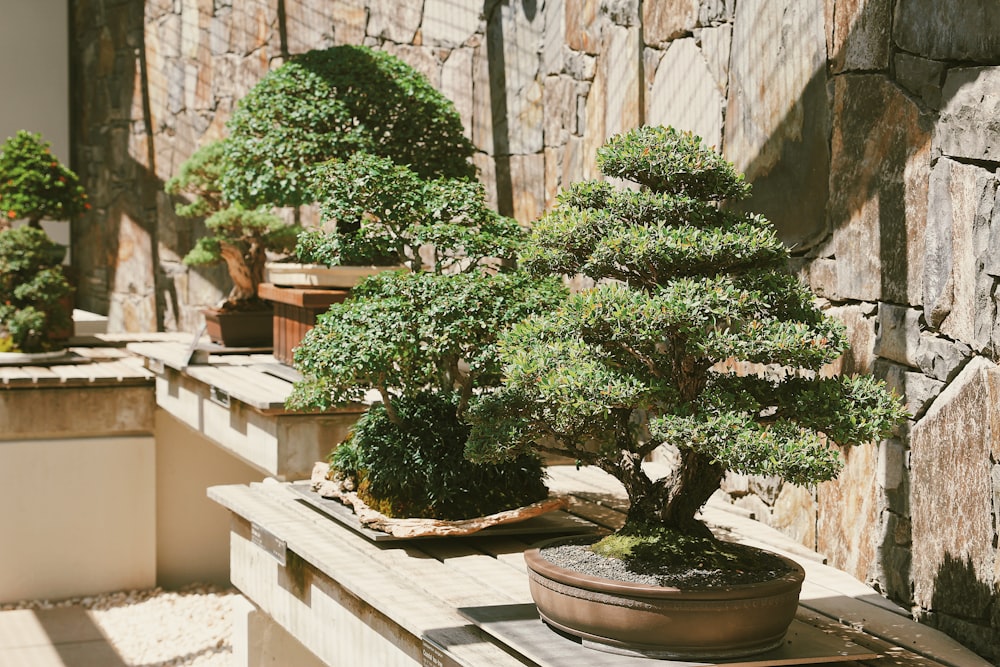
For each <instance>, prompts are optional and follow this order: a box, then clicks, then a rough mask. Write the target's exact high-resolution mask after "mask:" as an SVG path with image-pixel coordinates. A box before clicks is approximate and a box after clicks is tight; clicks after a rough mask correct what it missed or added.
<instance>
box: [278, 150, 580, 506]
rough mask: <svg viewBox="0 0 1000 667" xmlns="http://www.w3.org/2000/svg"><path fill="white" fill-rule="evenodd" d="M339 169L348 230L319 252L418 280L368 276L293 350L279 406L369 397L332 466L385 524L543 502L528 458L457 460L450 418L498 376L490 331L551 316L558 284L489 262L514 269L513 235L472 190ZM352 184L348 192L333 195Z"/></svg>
mask: <svg viewBox="0 0 1000 667" xmlns="http://www.w3.org/2000/svg"><path fill="white" fill-rule="evenodd" d="M343 167H344V169H346V170H347V171H337V172H335V173H334V174H330V176H332V178H331V179H328V180H325V181H324V183H325V184H326V185H325V187H326V188H330V189H331V191H336V192H335V195H336V196H335V197H334V199H335V200H336V202H338V203H335V204H332V206H334V208H335V209H336V210H337V211H338V212H339V214H340V215H342V216H343V219H344V220H345V221H347V222H348V223H350V222H351V221H356V222H357V223H358V224H357V225H356V226H354V231H353V232H350V233H340V234H337V235H334V237H333V238H332V240H331V241H330V247H331V250H332V251H334V252H336V253H337V254H338V256H339V255H340V254H343V253H348V254H350V253H354V252H356V251H357V250H358V248H359V247H360V248H365V247H369V245H371V244H372V243H374V244H375V245H379V246H381V247H384V248H387V249H388V250H389V251H391V252H394V253H397V254H398V256H399V258H400V259H403V260H405V261H409V262H411V264H412V265H413V267H414V268H418V267H422V268H423V269H424V270H420V271H413V272H410V271H399V272H392V273H382V274H380V275H378V276H375V277H372V278H369V279H368V280H367V281H365V282H363V283H362V284H360V285H359V286H358V287H357V288H356V289H355V290H354V292H353V294H352V296H351V298H350V299H348V300H347V301H345V302H344V303H341V304H334V305H333V306H331V308H330V310H329V311H328V312H327V313H326V314H324V315H320V316H319V318H318V321H317V325H316V327H315V328H314V329H313V330H311V331H310V332H309V333H308V334H307V335H306V337H305V339H304V340H303V342H302V344H301V345H300V346H299V347H298V348H297V349H296V351H295V368H296V369H298V370H299V371H300V372H301V373H302V376H303V378H304V379H303V380H302V381H301V382H299V383H298V384H296V386H295V390H294V392H293V394H292V396H291V398H290V401H289V404H290V406H291V407H294V408H299V409H313V408H320V409H326V408H329V407H331V406H333V405H338V404H343V403H346V402H349V401H357V400H361V399H362V398H363V397H364V396H365V394H366V392H369V391H372V390H374V391H375V392H377V394H378V395H379V397H380V398H381V401H378V402H376V403H374V404H373V405H372V407H371V409H370V410H369V412H368V413H367V414H366V415H365V416H364V417H363V418H362V419H361V420H360V421H359V423H358V425H357V426H356V427H355V429H354V432H353V434H352V435H351V437H350V438H349V439H348V441H347V442H345V443H343V444H341V445H340V446H339V448H338V449H337V450H336V452H335V453H334V455H333V467H334V468H335V470H337V471H339V472H340V473H341V474H343V475H347V476H349V477H351V478H353V480H354V482H355V483H356V485H357V487H358V490H359V495H361V497H362V498H363V499H364V500H365V501H366V502H368V504H370V505H372V506H374V507H377V508H378V509H380V510H382V511H383V512H384V513H386V514H389V515H390V516H433V517H436V518H445V519H455V518H467V517H470V516H477V515H480V514H489V513H492V512H495V511H499V510H503V509H509V508H511V507H516V506H519V505H523V504H527V503H531V502H534V501H537V500H540V499H541V498H544V497H545V496H546V493H547V492H546V490H545V486H544V484H543V483H542V469H541V465H540V463H539V461H538V459H537V458H536V457H534V456H533V455H528V454H523V455H520V456H512V457H511V460H510V461H508V462H503V463H499V464H498V463H492V464H488V465H477V464H472V463H470V462H468V461H466V460H465V459H464V457H463V455H462V452H463V451H464V448H465V442H466V438H467V436H468V431H469V427H468V426H467V425H466V424H465V423H464V421H463V420H462V415H463V413H464V411H465V408H466V406H467V404H468V401H469V399H470V398H471V397H472V395H473V394H474V393H477V392H484V391H489V389H490V388H491V387H493V386H495V385H496V384H497V383H498V382H499V380H500V374H499V370H500V369H499V366H498V363H497V359H496V354H495V341H496V337H497V334H498V332H499V331H501V330H502V329H504V328H506V327H508V326H510V325H512V324H513V323H514V322H517V321H519V320H521V319H523V318H525V317H527V316H528V315H530V314H531V313H534V312H539V311H542V310H546V309H549V308H552V307H554V305H555V304H556V303H558V302H559V301H561V300H562V298H563V297H564V295H565V292H564V291H563V288H562V287H561V285H560V284H559V282H558V281H557V280H552V279H547V280H544V279H543V280H538V279H533V278H531V277H530V276H528V275H527V274H525V273H523V272H517V271H513V270H510V269H509V267H508V266H505V265H504V264H503V263H502V262H500V261H489V260H490V259H493V260H503V259H507V260H510V259H512V258H513V255H514V252H515V250H516V248H517V247H519V244H520V242H521V241H522V240H523V238H524V230H522V229H521V228H520V227H519V226H518V225H517V224H516V223H515V222H514V221H512V220H509V219H507V218H502V217H501V216H499V215H498V214H497V213H496V212H494V211H492V210H490V209H489V208H488V207H487V206H486V204H485V196H484V193H483V189H482V186H481V185H479V184H477V183H472V182H467V181H463V180H455V179H450V180H437V181H433V182H425V181H423V180H421V179H419V178H417V177H416V175H415V174H414V173H413V172H412V171H410V170H409V169H407V168H405V167H400V166H398V165H393V164H392V163H391V161H389V160H387V159H385V158H370V156H369V157H358V158H357V159H354V160H352V161H351V162H350V163H345V164H344V165H343ZM355 170H360V171H358V172H356V171H355ZM360 172H364V173H360ZM347 174H353V177H351V178H347V179H344V178H340V177H341V176H346V175H347ZM365 174H367V176H365ZM350 187H353V188H355V192H354V196H352V197H351V198H349V199H341V198H340V197H339V194H342V193H340V190H341V189H342V188H350ZM347 202H350V204H349V206H348V204H347ZM348 209H350V210H348ZM348 227H351V225H350V224H348ZM431 243H433V244H434V246H433V247H430V245H429V244H431Z"/></svg>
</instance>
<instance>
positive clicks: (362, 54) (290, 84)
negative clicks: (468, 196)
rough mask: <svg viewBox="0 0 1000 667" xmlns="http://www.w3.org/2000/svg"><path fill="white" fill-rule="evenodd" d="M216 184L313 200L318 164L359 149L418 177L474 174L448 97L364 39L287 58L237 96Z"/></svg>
mask: <svg viewBox="0 0 1000 667" xmlns="http://www.w3.org/2000/svg"><path fill="white" fill-rule="evenodd" d="M227 126H228V128H229V131H230V137H229V140H228V141H227V143H226V150H225V153H226V158H227V160H228V161H229V163H230V164H231V165H232V168H231V169H227V170H226V172H225V174H224V175H223V179H222V188H223V191H224V192H225V193H226V196H227V197H228V198H229V199H230V200H232V201H239V202H242V203H243V204H245V205H247V206H258V205H262V204H269V205H273V206H298V205H302V204H308V203H311V202H313V201H314V200H315V199H316V194H315V192H314V191H313V183H314V177H315V170H316V167H317V166H318V165H319V164H321V163H323V162H326V161H327V160H330V159H331V158H347V157H348V156H350V155H351V154H352V153H354V152H355V151H359V150H360V151H366V152H368V153H372V154H375V155H380V156H383V157H388V158H390V159H392V160H393V161H394V162H396V163H397V164H401V165H407V166H409V167H410V168H411V169H413V171H415V172H416V173H417V174H418V175H420V176H421V177H437V176H446V177H466V176H473V175H474V173H475V172H474V168H473V166H472V164H471V163H470V162H469V158H470V157H471V156H472V153H473V146H472V143H471V142H470V141H469V140H468V139H467V138H466V137H465V135H464V134H463V129H462V122H461V119H460V118H459V116H458V113H457V112H456V111H455V107H454V105H453V104H452V103H451V102H450V101H449V100H448V99H447V98H445V97H444V96H443V95H441V93H439V92H438V91H437V90H436V89H435V88H434V87H433V86H431V84H430V83H429V82H428V81H427V79H426V77H424V76H423V75H422V74H420V73H419V72H417V71H416V70H414V69H413V68H412V67H410V66H409V65H407V64H406V63H404V62H403V61H402V60H400V59H399V58H396V57H395V56H393V55H391V54H388V53H385V52H384V51H375V50H373V49H370V48H368V47H364V46H335V47H333V48H329V49H325V50H315V51H309V52H307V53H304V54H302V55H298V56H295V57H293V58H292V59H291V60H289V61H288V62H287V63H285V64H284V65H282V66H281V67H279V68H277V69H275V70H274V71H272V72H269V73H268V74H267V75H266V76H264V78H262V79H261V80H260V82H259V83H257V85H255V86H254V87H253V89H251V90H250V92H249V93H248V94H247V95H246V96H245V97H244V98H242V99H241V100H240V101H239V103H238V104H237V106H236V109H235V110H234V111H233V115H232V117H231V118H230V120H229V122H228V124H227Z"/></svg>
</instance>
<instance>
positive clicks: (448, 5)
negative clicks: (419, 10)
mask: <svg viewBox="0 0 1000 667" xmlns="http://www.w3.org/2000/svg"><path fill="white" fill-rule="evenodd" d="M481 18H482V5H481V4H480V5H477V4H475V3H463V2H454V0H424V20H423V23H422V24H421V32H422V34H423V42H424V44H428V45H442V46H458V45H460V44H464V43H465V42H466V41H467V40H468V39H469V38H470V37H472V36H473V35H474V34H475V33H476V32H477V31H478V30H479V22H480V19H481Z"/></svg>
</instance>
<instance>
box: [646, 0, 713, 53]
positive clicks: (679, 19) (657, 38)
mask: <svg viewBox="0 0 1000 667" xmlns="http://www.w3.org/2000/svg"><path fill="white" fill-rule="evenodd" d="M699 5H700V3H699V1H698V0H660V1H659V2H644V3H642V27H643V39H644V40H645V41H646V44H649V45H650V46H665V45H666V44H667V42H670V41H671V40H674V39H677V38H678V37H682V36H684V35H685V34H689V33H690V32H691V31H692V30H694V28H695V27H696V26H697V25H698V9H699Z"/></svg>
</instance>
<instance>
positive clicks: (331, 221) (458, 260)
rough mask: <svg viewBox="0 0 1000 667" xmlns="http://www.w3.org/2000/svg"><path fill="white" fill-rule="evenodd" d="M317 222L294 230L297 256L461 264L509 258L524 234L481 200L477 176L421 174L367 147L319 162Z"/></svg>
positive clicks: (331, 261)
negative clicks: (345, 156)
mask: <svg viewBox="0 0 1000 667" xmlns="http://www.w3.org/2000/svg"><path fill="white" fill-rule="evenodd" d="M318 173H319V177H318V178H319V180H318V186H317V199H318V201H319V202H320V210H321V211H322V213H323V217H324V220H325V224H324V227H323V229H316V230H308V231H305V232H303V233H302V234H301V235H300V237H299V242H298V244H297V246H296V249H295V253H296V256H297V257H298V259H299V260H300V261H303V262H314V263H319V264H325V265H328V266H336V265H339V264H344V265H351V264H355V265H356V264H404V263H405V264H407V265H409V266H410V267H411V268H412V269H413V270H415V271H418V270H420V269H421V268H422V267H423V265H424V264H425V263H426V264H428V265H429V266H428V268H430V269H432V270H434V271H442V270H445V269H449V270H450V269H456V268H463V267H464V268H469V267H473V266H475V265H476V264H477V263H478V262H479V261H480V260H482V259H484V258H497V259H513V257H514V255H515V253H516V250H517V248H518V246H519V244H520V242H521V241H522V240H523V237H524V233H523V231H522V230H521V229H520V228H519V226H518V225H517V223H516V222H515V221H514V220H512V219H510V218H505V217H503V216H500V215H499V214H497V213H496V212H495V211H493V210H491V209H490V208H489V207H488V206H487V204H486V193H485V191H484V189H483V186H482V184H481V183H479V182H477V181H472V180H465V179H457V178H439V179H434V180H424V179H422V178H421V177H420V176H419V175H418V174H417V173H416V172H414V171H413V170H411V169H410V168H408V167H405V166H402V165H397V164H395V163H394V162H392V160H390V159H388V158H384V157H379V156H377V155H372V154H370V153H364V152H359V153H355V154H353V155H352V156H351V157H350V158H348V159H346V160H333V161H331V162H328V163H326V164H324V165H323V166H322V167H321V168H320V169H319V172H318Z"/></svg>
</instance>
